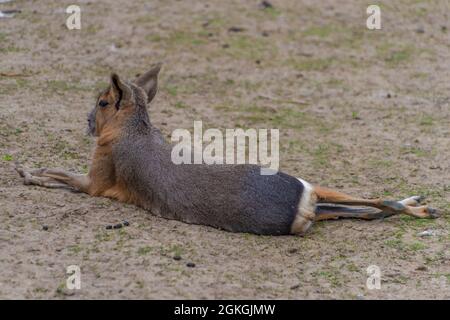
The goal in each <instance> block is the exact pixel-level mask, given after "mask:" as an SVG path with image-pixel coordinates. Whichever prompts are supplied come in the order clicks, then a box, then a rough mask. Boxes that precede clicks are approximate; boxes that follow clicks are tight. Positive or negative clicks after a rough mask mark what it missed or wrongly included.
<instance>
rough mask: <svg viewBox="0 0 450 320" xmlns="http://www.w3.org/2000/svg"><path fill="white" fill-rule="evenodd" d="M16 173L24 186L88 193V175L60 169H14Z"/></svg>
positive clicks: (89, 182) (89, 181)
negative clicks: (71, 189)
mask: <svg viewBox="0 0 450 320" xmlns="http://www.w3.org/2000/svg"><path fill="white" fill-rule="evenodd" d="M16 171H17V172H18V173H19V174H20V175H21V176H22V177H23V178H24V183H25V184H34V185H38V186H42V187H47V188H67V187H72V188H74V189H76V190H78V191H81V192H85V193H89V188H90V185H91V179H90V178H89V176H88V175H84V174H75V173H72V172H68V171H65V170H61V169H47V168H41V169H37V170H25V169H24V168H22V167H16Z"/></svg>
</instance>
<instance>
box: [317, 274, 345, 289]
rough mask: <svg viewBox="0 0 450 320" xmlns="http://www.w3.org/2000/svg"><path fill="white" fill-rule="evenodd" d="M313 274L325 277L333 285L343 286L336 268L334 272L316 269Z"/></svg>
mask: <svg viewBox="0 0 450 320" xmlns="http://www.w3.org/2000/svg"><path fill="white" fill-rule="evenodd" d="M313 276H314V277H318V278H323V279H325V280H326V281H327V282H329V283H330V284H331V285H332V286H333V287H341V286H342V283H341V281H340V280H339V273H338V272H337V271H336V270H335V271H333V272H331V271H327V270H324V271H316V272H313Z"/></svg>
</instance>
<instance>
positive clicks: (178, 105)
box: [175, 101, 188, 109]
mask: <svg viewBox="0 0 450 320" xmlns="http://www.w3.org/2000/svg"><path fill="white" fill-rule="evenodd" d="M187 107H188V106H187V105H186V104H185V103H184V102H182V101H177V102H176V103H175V108H177V109H186V108H187Z"/></svg>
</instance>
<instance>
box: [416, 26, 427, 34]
mask: <svg viewBox="0 0 450 320" xmlns="http://www.w3.org/2000/svg"><path fill="white" fill-rule="evenodd" d="M416 32H417V33H425V29H424V28H422V27H420V28H417V29H416Z"/></svg>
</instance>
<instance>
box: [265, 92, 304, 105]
mask: <svg viewBox="0 0 450 320" xmlns="http://www.w3.org/2000/svg"><path fill="white" fill-rule="evenodd" d="M258 97H260V98H263V99H267V100H271V101H275V102H282V103H292V104H300V105H305V104H308V103H309V102H306V101H300V100H292V99H280V98H274V97H271V96H265V95H262V94H260V95H258Z"/></svg>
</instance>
